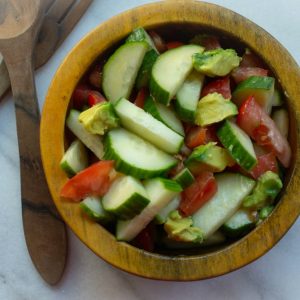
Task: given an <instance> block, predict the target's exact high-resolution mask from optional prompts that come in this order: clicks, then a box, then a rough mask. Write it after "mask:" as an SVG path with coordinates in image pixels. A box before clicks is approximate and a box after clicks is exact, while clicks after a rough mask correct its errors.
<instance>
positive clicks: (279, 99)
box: [272, 88, 283, 106]
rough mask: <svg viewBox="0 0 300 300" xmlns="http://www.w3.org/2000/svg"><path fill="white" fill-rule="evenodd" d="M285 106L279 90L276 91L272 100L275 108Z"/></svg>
mask: <svg viewBox="0 0 300 300" xmlns="http://www.w3.org/2000/svg"><path fill="white" fill-rule="evenodd" d="M282 104H283V100H282V95H281V93H280V92H279V90H278V89H276V88H275V89H274V95H273V100H272V105H273V106H281V105H282Z"/></svg>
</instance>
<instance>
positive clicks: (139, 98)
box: [134, 88, 147, 108]
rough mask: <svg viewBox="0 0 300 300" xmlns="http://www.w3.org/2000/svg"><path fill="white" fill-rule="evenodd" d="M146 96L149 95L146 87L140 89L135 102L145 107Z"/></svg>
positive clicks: (138, 105)
mask: <svg viewBox="0 0 300 300" xmlns="http://www.w3.org/2000/svg"><path fill="white" fill-rule="evenodd" d="M146 96H147V90H146V88H142V89H140V90H139V92H138V94H137V96H136V98H135V101H134V104H135V105H136V106H137V107H139V108H144V105H145V100H146Z"/></svg>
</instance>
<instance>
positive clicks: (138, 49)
mask: <svg viewBox="0 0 300 300" xmlns="http://www.w3.org/2000/svg"><path fill="white" fill-rule="evenodd" d="M148 47H149V46H148V44H147V43H146V42H131V43H126V44H124V45H122V46H121V47H120V48H118V49H117V51H116V52H115V53H114V54H113V55H112V56H111V57H110V58H109V59H108V61H107V63H106V64H105V66H104V68H103V81H102V88H103V91H104V93H105V96H106V98H107V99H108V100H109V101H111V102H112V103H115V102H116V101H118V100H119V99H120V98H121V97H125V98H128V97H129V96H130V94H131V91H132V88H133V86H134V83H135V80H136V77H137V73H138V71H139V69H140V67H141V65H142V62H143V59H144V56H145V54H146V52H147V50H148Z"/></svg>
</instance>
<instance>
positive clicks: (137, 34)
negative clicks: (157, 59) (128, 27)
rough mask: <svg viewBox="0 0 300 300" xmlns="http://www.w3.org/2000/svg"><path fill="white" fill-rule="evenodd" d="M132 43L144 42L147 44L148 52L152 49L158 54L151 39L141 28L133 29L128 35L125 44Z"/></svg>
mask: <svg viewBox="0 0 300 300" xmlns="http://www.w3.org/2000/svg"><path fill="white" fill-rule="evenodd" d="M132 42H146V43H147V44H148V50H151V49H153V50H155V52H156V53H157V54H159V52H158V50H157V49H156V47H155V45H154V43H153V41H152V39H151V37H150V36H149V34H148V33H147V31H146V30H145V29H144V28H142V27H138V28H136V29H134V30H133V31H132V33H131V34H130V35H129V37H128V38H127V40H126V43H132Z"/></svg>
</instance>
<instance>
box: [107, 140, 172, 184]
mask: <svg viewBox="0 0 300 300" xmlns="http://www.w3.org/2000/svg"><path fill="white" fill-rule="evenodd" d="M104 153H105V154H104V159H106V160H110V159H111V160H114V161H115V169H116V170H117V171H119V172H121V173H124V174H127V175H131V176H133V177H136V178H138V179H147V178H153V177H157V176H165V175H166V174H167V172H168V171H169V170H170V169H172V168H173V167H175V166H176V164H177V161H174V163H172V164H170V165H169V166H167V167H166V168H165V169H161V170H157V171H149V170H148V171H147V170H144V169H139V168H137V167H135V166H133V165H131V164H128V163H126V162H125V161H122V160H121V159H120V158H119V155H118V154H117V153H116V152H115V151H114V149H113V146H112V142H111V140H110V137H109V135H106V137H105V139H104Z"/></svg>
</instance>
